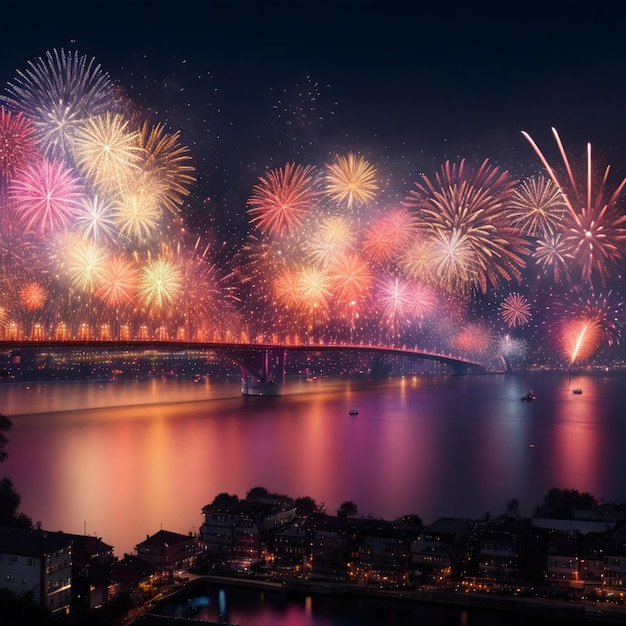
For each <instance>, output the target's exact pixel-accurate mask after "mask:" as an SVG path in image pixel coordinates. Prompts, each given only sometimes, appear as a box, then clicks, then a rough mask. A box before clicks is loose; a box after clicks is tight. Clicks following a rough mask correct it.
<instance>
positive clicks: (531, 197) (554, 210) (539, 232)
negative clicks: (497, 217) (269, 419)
mask: <svg viewBox="0 0 626 626" xmlns="http://www.w3.org/2000/svg"><path fill="white" fill-rule="evenodd" d="M509 207H510V210H509V218H510V220H511V226H513V227H514V228H519V229H520V230H521V231H522V233H523V234H524V235H529V236H531V237H546V236H549V235H552V234H554V233H555V232H556V230H557V229H558V227H559V226H560V223H561V219H562V217H563V214H564V213H565V200H564V198H563V193H562V192H561V189H560V187H559V186H558V185H557V184H556V183H555V182H554V181H553V180H552V179H550V178H546V177H545V176H535V177H533V178H530V179H528V180H526V181H524V182H523V183H522V184H521V185H520V186H519V187H518V188H516V189H514V190H513V196H512V198H511V201H510V203H509Z"/></svg>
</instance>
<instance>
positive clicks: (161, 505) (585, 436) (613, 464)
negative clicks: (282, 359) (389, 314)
mask: <svg viewBox="0 0 626 626" xmlns="http://www.w3.org/2000/svg"><path fill="white" fill-rule="evenodd" d="M622 380H623V379H619V378H608V379H603V378H599V377H598V378H594V377H581V378H579V379H577V380H576V381H572V386H576V387H581V388H583V394H582V395H580V396H577V395H573V394H572V393H571V389H569V388H568V381H567V378H566V377H563V376H561V377H558V376H549V375H548V376H541V377H536V376H533V375H519V376H518V375H511V376H493V377H481V376H468V377H451V378H447V377H439V378H436V377H433V378H410V379H406V380H391V381H384V382H366V383H363V384H361V383H355V382H346V381H325V380H318V381H315V382H313V383H304V382H299V381H297V382H294V383H293V384H292V385H291V386H290V387H288V389H287V393H286V394H285V395H284V396H283V397H281V398H242V397H241V396H240V395H239V387H238V385H237V384H236V383H231V382H228V383H224V384H218V383H211V384H209V383H207V384H206V385H198V384H194V383H191V382H184V383H183V382H181V381H166V380H159V381H148V382H145V383H143V382H142V383H128V384H120V383H115V384H111V385H108V386H107V385H105V386H104V387H105V388H104V389H99V388H98V387H96V386H94V385H93V384H83V385H78V384H73V385H66V384H61V385H58V386H55V385H40V386H38V385H35V386H31V387H30V388H27V387H26V386H22V385H4V386H3V387H2V388H1V390H2V395H1V396H0V412H2V413H4V414H6V415H9V417H11V419H12V420H13V422H14V427H13V429H12V430H11V432H10V443H9V446H8V452H9V458H8V460H7V461H6V462H5V463H4V464H3V470H4V471H5V472H6V474H7V475H9V476H10V477H11V478H12V480H13V482H14V483H15V486H16V489H17V490H18V491H19V492H20V493H21V495H22V505H21V510H23V511H24V512H25V513H26V514H27V515H29V516H30V517H32V518H33V520H35V521H37V520H39V521H41V522H42V524H43V525H44V527H45V528H47V529H51V530H64V531H66V532H77V533H81V532H83V531H84V530H85V529H86V531H87V532H88V533H89V534H98V535H99V536H102V537H103V539H104V540H105V541H106V542H107V543H110V544H112V545H113V546H114V547H115V550H116V553H117V554H118V555H119V556H121V555H122V554H123V553H124V552H130V551H131V550H132V548H133V547H134V545H136V544H137V543H138V542H139V541H141V540H142V539H143V538H144V537H145V536H146V534H152V533H154V532H156V531H157V530H158V529H159V528H161V527H162V528H165V529H167V530H172V531H175V532H181V533H187V532H190V531H193V530H194V529H197V528H198V527H199V526H200V524H201V522H202V514H201V510H202V507H203V506H204V505H205V504H207V503H208V502H210V501H211V500H212V499H213V498H214V497H215V496H216V495H217V494H218V493H221V492H224V491H226V492H229V493H235V494H237V495H239V496H242V497H243V496H245V494H246V493H247V491H248V490H249V489H251V488H252V487H254V486H259V485H261V486H265V487H267V488H269V489H270V490H273V491H277V492H281V493H285V494H288V495H291V496H294V497H299V496H304V495H307V496H311V497H313V498H315V499H316V500H317V501H318V502H320V503H325V504H326V507H327V510H328V511H329V512H330V513H333V512H334V511H335V510H336V509H337V508H338V507H339V505H340V504H341V503H342V502H344V501H346V500H352V501H353V502H355V503H356V504H357V506H358V509H359V513H360V514H362V515H368V514H372V515H373V516H375V517H382V518H385V519H394V518H396V517H399V516H400V515H404V514H407V513H414V514H416V515H419V516H420V517H421V518H422V519H423V520H424V521H425V522H430V521H433V520H434V519H436V518H437V517H439V516H442V515H449V516H468V517H478V516H480V515H482V514H483V513H484V512H485V511H491V512H492V513H494V514H497V513H498V512H501V511H503V510H504V507H505V505H506V502H507V501H508V500H509V499H511V498H517V499H518V500H519V502H520V506H521V512H522V514H526V515H530V514H531V513H532V510H533V508H534V507H535V506H536V505H537V504H539V503H540V501H541V499H542V497H543V495H545V493H547V491H548V490H549V489H551V488H552V487H555V486H558V487H561V488H572V489H577V490H579V491H588V492H589V493H591V494H593V495H595V496H596V497H598V498H607V499H614V500H617V501H620V500H621V499H623V494H624V492H625V491H626V489H625V486H626V459H625V458H624V456H623V454H622V450H621V445H620V442H621V441H623V437H624V436H625V435H626V433H625V432H624V431H625V428H626V426H625V424H624V420H623V418H622V415H623V414H624V401H623V400H622V395H623V394H622V392H621V390H622ZM529 388H533V389H534V390H535V392H536V393H537V400H536V401H535V402H533V403H527V402H520V399H519V398H520V395H521V394H522V393H525V392H526V391H527V390H528V389H529ZM199 390H201V391H199ZM105 403H108V406H104V404H105ZM64 406H65V407H70V409H71V410H61V408H62V407H64ZM10 407H13V408H16V407H21V412H20V411H18V412H16V413H13V414H12V413H11V411H10V410H9V409H10ZM353 407H356V408H358V409H359V413H358V415H356V416H351V415H349V413H348V412H349V409H351V408H353ZM55 411H56V412H55Z"/></svg>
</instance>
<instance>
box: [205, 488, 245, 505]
mask: <svg viewBox="0 0 626 626" xmlns="http://www.w3.org/2000/svg"><path fill="white" fill-rule="evenodd" d="M235 502H239V496H237V495H231V494H230V493H226V492H225V491H224V492H222V493H218V494H217V495H216V496H215V498H213V502H211V506H227V505H229V504H234V503H235Z"/></svg>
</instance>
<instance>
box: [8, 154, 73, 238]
mask: <svg viewBox="0 0 626 626" xmlns="http://www.w3.org/2000/svg"><path fill="white" fill-rule="evenodd" d="M9 197H10V199H11V200H12V202H13V206H14V208H15V210H16V212H17V214H18V221H19V222H20V224H22V225H24V226H25V230H26V231H27V232H28V231H36V232H38V233H39V234H42V235H43V234H46V233H48V232H51V231H55V230H57V229H59V228H60V227H62V226H65V225H66V224H68V223H69V222H70V220H71V218H72V216H74V215H75V214H76V213H77V211H79V210H80V203H81V200H82V197H83V193H82V186H81V185H80V183H79V182H78V181H77V180H76V178H75V177H74V173H73V171H72V170H68V169H66V168H65V166H64V165H63V164H62V163H60V162H58V161H47V160H44V161H42V162H41V163H40V164H39V165H38V166H37V167H30V168H28V169H26V170H22V171H20V172H18V174H17V175H16V176H15V178H14V179H13V181H12V183H11V186H10V187H9Z"/></svg>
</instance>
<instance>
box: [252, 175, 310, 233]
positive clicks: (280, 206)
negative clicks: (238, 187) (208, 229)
mask: <svg viewBox="0 0 626 626" xmlns="http://www.w3.org/2000/svg"><path fill="white" fill-rule="evenodd" d="M314 171H315V168H314V167H313V166H310V165H309V166H306V167H303V166H301V165H295V164H293V163H287V165H285V167H284V168H282V169H275V170H272V171H270V172H269V173H268V175H267V176H266V177H265V178H261V179H260V181H261V182H260V183H259V184H257V185H255V186H254V189H253V192H252V196H251V198H250V200H249V201H248V204H249V205H250V206H251V207H252V208H251V209H249V210H248V213H249V214H250V215H251V216H252V220H251V221H252V223H256V224H257V226H258V227H259V229H260V230H261V232H262V233H269V234H271V235H277V236H282V235H291V234H293V233H294V232H295V231H296V229H297V228H298V227H299V226H300V225H301V224H302V221H303V219H304V218H305V217H306V216H307V215H308V213H309V212H310V211H311V209H312V207H313V205H314V202H315V200H316V198H317V197H318V195H319V192H318V191H316V190H315V187H314V185H313V182H314V181H313V173H314Z"/></svg>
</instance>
